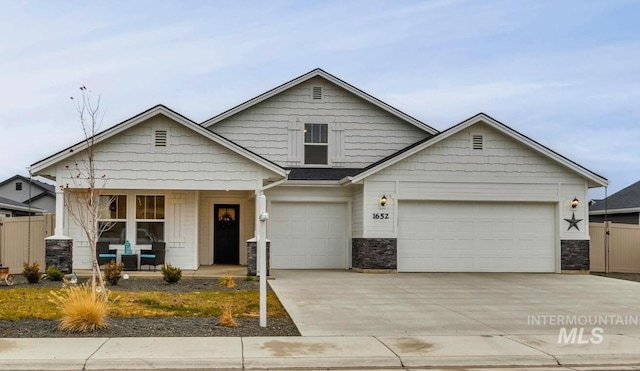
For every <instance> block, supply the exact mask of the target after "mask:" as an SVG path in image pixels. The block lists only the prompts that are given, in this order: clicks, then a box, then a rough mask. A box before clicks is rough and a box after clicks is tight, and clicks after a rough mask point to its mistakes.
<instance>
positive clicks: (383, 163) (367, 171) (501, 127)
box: [342, 113, 608, 187]
mask: <svg viewBox="0 0 640 371" xmlns="http://www.w3.org/2000/svg"><path fill="white" fill-rule="evenodd" d="M478 123H484V124H486V125H488V126H490V127H492V128H494V129H496V130H497V131H498V132H500V133H502V134H504V135H506V136H508V137H510V138H512V139H514V140H516V141H518V142H519V143H522V144H523V145H525V146H527V147H528V148H530V149H532V150H533V151H535V152H537V153H540V154H541V155H543V156H545V157H547V158H549V159H551V160H553V161H555V162H556V163H558V164H560V165H562V166H564V167H566V168H568V169H570V170H572V171H574V172H576V173H578V174H579V175H581V176H582V177H584V178H586V179H588V180H589V185H590V186H591V185H593V186H597V187H601V186H606V185H607V184H608V181H607V179H606V178H604V177H602V176H600V175H598V174H596V173H594V172H592V171H590V170H589V169H587V168H585V167H583V166H581V165H579V164H577V163H576V162H573V161H571V160H570V159H568V158H566V157H564V156H562V155H560V154H559V153H557V152H554V151H553V150H551V149H549V148H548V147H545V146H543V145H542V144H540V143H538V142H536V141H534V140H533V139H531V138H529V137H527V136H525V135H523V134H521V133H519V132H517V131H516V130H514V129H512V128H510V127H508V126H507V125H505V124H503V123H501V122H500V121H498V120H496V119H494V118H492V117H491V116H489V115H487V114H484V113H479V114H477V115H475V116H473V117H471V118H468V119H467V120H465V121H463V122H461V123H459V124H457V125H455V126H452V127H451V128H449V129H447V130H445V131H443V132H441V133H439V134H438V135H435V136H433V137H429V138H425V139H423V140H421V141H418V142H416V143H414V144H412V145H410V146H408V147H406V148H404V149H402V150H400V151H398V152H396V153H394V154H392V155H391V156H388V157H386V158H384V159H382V160H380V161H378V162H376V163H374V164H371V165H369V166H367V167H366V168H364V169H362V171H360V172H359V173H358V174H356V175H354V176H352V177H347V178H344V179H343V180H342V183H349V182H350V183H356V182H359V181H362V180H363V179H365V178H366V177H368V176H370V175H372V174H375V173H377V172H379V171H381V170H383V169H385V168H387V167H389V166H391V165H393V164H395V163H398V162H400V161H402V160H404V159H405V158H407V157H409V156H411V155H413V154H415V153H418V152H420V151H422V150H423V149H425V148H428V147H430V146H432V145H434V144H436V143H438V142H440V141H443V140H445V139H447V138H449V137H450V136H452V135H454V134H456V133H458V132H460V131H462V130H465V129H467V128H469V127H471V126H473V125H475V124H478Z"/></svg>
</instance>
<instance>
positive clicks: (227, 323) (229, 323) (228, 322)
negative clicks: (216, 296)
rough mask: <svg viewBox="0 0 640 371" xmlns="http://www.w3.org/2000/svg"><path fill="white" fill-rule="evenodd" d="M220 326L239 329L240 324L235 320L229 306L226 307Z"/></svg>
mask: <svg viewBox="0 0 640 371" xmlns="http://www.w3.org/2000/svg"><path fill="white" fill-rule="evenodd" d="M220 326H224V327H238V322H236V320H235V319H234V318H233V313H231V309H229V306H225V307H224V311H223V312H222V315H221V316H220Z"/></svg>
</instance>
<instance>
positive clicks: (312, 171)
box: [287, 167, 361, 180]
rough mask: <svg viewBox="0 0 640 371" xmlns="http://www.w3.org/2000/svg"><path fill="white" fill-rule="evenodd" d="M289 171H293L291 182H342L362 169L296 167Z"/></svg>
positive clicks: (290, 175) (290, 177) (290, 176)
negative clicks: (341, 180)
mask: <svg viewBox="0 0 640 371" xmlns="http://www.w3.org/2000/svg"><path fill="white" fill-rule="evenodd" d="M287 170H291V172H290V173H289V180H340V179H342V178H344V177H346V176H352V175H355V174H356V173H358V172H359V171H360V170H361V169H352V168H336V169H331V168H308V167H301V168H298V167H294V168H287Z"/></svg>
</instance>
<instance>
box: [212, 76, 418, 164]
mask: <svg viewBox="0 0 640 371" xmlns="http://www.w3.org/2000/svg"><path fill="white" fill-rule="evenodd" d="M313 86H322V87H323V98H322V100H321V101H314V100H313V99H312V95H311V91H312V87H313ZM305 123H326V124H328V125H329V157H330V158H329V161H330V163H329V165H331V166H339V167H347V168H349V167H353V168H362V167H365V166H367V165H369V164H371V163H373V162H376V161H378V160H380V159H382V158H384V157H386V156H389V155H391V154H392V153H394V152H396V151H399V150H400V149H402V148H404V147H406V146H408V145H410V144H412V143H415V142H417V141H418V140H421V139H423V138H425V137H426V136H428V135H429V134H428V133H427V132H425V131H423V130H420V129H419V128H417V127H415V126H414V125H411V124H409V123H407V122H404V121H403V120H401V119H400V118H398V117H395V116H393V115H391V114H389V113H388V112H385V111H383V110H382V109H380V108H378V107H376V106H374V105H372V104H371V103H369V102H367V101H365V100H364V99H361V98H359V97H357V96H355V95H353V94H352V93H350V92H348V91H346V90H344V89H342V88H341V87H339V86H337V85H334V84H333V83H331V82H329V81H327V80H325V79H323V78H321V77H315V78H312V79H310V80H308V81H305V82H303V83H301V84H299V85H296V86H294V87H292V88H290V89H288V90H286V91H284V92H282V93H280V94H278V95H275V96H273V97H271V98H269V99H267V100H265V101H263V102H260V103H258V104H256V105H254V106H252V107H250V108H248V109H246V110H244V111H242V112H239V113H237V114H235V115H233V116H231V117H229V118H227V119H225V120H223V121H221V122H218V123H216V124H215V125H212V126H210V127H209V129H210V130H212V131H213V132H216V133H218V134H220V135H222V136H224V137H226V138H228V139H230V140H232V141H234V142H236V143H238V144H239V145H241V146H243V147H245V148H247V149H249V150H251V151H253V152H255V153H257V154H259V155H261V156H263V157H265V158H267V159H269V160H271V161H273V162H276V163H278V164H279V165H281V166H300V165H302V164H303V163H302V161H303V158H302V157H303V156H302V153H303V147H302V146H303V141H302V138H303V137H302V135H301V134H302V130H303V127H304V124H305ZM292 132H297V133H298V134H299V135H292ZM290 146H292V148H291V149H290ZM339 147H341V151H335V150H336V149H337V148H339Z"/></svg>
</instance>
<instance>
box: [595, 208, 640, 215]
mask: <svg viewBox="0 0 640 371" xmlns="http://www.w3.org/2000/svg"><path fill="white" fill-rule="evenodd" d="M638 212H640V207H632V208H628V209H608V210H594V211H589V215H604V214H627V213H638Z"/></svg>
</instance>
